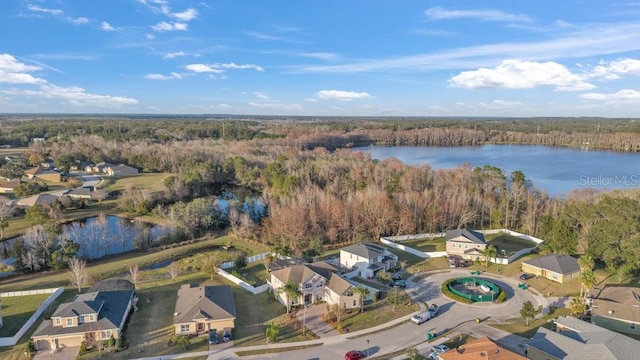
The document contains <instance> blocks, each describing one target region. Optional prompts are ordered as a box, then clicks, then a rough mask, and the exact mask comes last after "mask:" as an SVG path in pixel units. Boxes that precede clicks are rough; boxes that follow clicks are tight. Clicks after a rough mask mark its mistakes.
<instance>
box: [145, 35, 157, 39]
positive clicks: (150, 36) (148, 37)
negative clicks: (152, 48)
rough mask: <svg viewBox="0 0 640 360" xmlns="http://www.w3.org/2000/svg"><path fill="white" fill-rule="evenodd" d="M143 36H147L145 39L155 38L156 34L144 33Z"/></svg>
mask: <svg viewBox="0 0 640 360" xmlns="http://www.w3.org/2000/svg"><path fill="white" fill-rule="evenodd" d="M145 37H146V38H147V40H153V39H155V38H156V36H155V35H153V34H146V35H145Z"/></svg>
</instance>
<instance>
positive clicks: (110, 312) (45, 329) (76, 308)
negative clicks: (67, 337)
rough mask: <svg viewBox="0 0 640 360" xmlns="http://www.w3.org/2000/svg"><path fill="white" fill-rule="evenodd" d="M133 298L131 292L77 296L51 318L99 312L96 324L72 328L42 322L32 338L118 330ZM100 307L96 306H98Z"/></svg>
mask: <svg viewBox="0 0 640 360" xmlns="http://www.w3.org/2000/svg"><path fill="white" fill-rule="evenodd" d="M132 298H133V290H120V291H94V292H90V293H85V294H80V295H77V296H76V297H75V298H74V299H73V301H71V302H69V303H63V304H60V306H58V308H57V309H56V311H55V312H54V314H53V315H52V317H57V316H62V317H71V316H78V315H81V314H90V313H94V312H95V310H96V307H98V309H99V310H100V312H99V313H98V321H97V322H89V323H82V324H80V325H78V326H74V327H66V328H65V327H62V326H53V323H52V321H51V320H44V321H43V322H42V323H41V324H40V326H38V329H36V331H35V332H34V333H33V336H34V337H36V336H52V335H53V336H55V335H62V334H73V333H84V332H86V331H97V330H109V329H110V330H114V329H118V327H119V326H120V322H121V321H122V319H123V318H124V316H125V313H126V311H127V305H128V304H129V301H130V300H131V299H132ZM99 304H100V305H101V306H98V305H99Z"/></svg>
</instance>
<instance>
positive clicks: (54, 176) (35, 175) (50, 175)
mask: <svg viewBox="0 0 640 360" xmlns="http://www.w3.org/2000/svg"><path fill="white" fill-rule="evenodd" d="M24 175H25V176H26V177H27V178H29V179H32V180H43V181H49V182H60V181H62V175H61V174H60V173H59V172H57V171H55V170H50V169H44V168H41V167H39V166H37V167H33V168H30V169H27V170H25V171H24Z"/></svg>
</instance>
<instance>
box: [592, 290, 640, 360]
mask: <svg viewBox="0 0 640 360" xmlns="http://www.w3.org/2000/svg"><path fill="white" fill-rule="evenodd" d="M592 295H593V298H591V299H589V304H590V309H591V322H592V323H593V324H596V325H598V326H602V327H603V328H606V329H609V330H613V331H616V332H621V333H627V334H633V335H640V288H637V287H624V286H605V287H604V288H602V289H599V290H598V289H596V290H595V292H593V293H592ZM639 356H640V355H639Z"/></svg>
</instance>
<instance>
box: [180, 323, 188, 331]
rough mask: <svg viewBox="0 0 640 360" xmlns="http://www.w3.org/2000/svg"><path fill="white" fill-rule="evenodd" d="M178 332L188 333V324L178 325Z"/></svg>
mask: <svg viewBox="0 0 640 360" xmlns="http://www.w3.org/2000/svg"><path fill="white" fill-rule="evenodd" d="M180 332H183V333H185V332H189V324H183V325H180Z"/></svg>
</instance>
